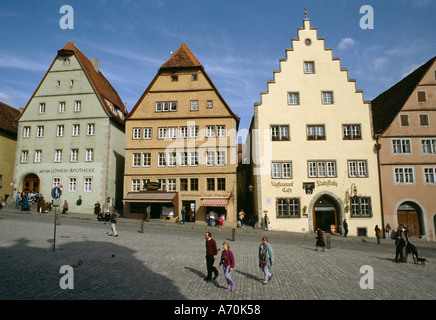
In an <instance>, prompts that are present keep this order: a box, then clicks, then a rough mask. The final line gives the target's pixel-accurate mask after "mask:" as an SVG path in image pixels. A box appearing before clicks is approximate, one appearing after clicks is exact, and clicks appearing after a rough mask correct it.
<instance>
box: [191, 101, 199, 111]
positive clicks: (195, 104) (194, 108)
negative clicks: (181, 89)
mask: <svg viewBox="0 0 436 320" xmlns="http://www.w3.org/2000/svg"><path fill="white" fill-rule="evenodd" d="M191 111H198V100H191Z"/></svg>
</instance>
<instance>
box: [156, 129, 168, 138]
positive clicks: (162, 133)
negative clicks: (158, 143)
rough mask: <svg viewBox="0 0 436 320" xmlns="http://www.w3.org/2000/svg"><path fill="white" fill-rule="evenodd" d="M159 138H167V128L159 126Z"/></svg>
mask: <svg viewBox="0 0 436 320" xmlns="http://www.w3.org/2000/svg"><path fill="white" fill-rule="evenodd" d="M158 133H159V134H158V138H159V139H166V137H167V128H159V129H158Z"/></svg>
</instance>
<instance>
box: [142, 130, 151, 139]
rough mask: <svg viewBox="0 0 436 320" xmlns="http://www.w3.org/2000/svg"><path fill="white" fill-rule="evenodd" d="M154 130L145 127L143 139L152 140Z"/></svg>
mask: <svg viewBox="0 0 436 320" xmlns="http://www.w3.org/2000/svg"><path fill="white" fill-rule="evenodd" d="M152 132H153V130H152V129H151V128H144V129H143V139H146V140H150V139H151V137H152Z"/></svg>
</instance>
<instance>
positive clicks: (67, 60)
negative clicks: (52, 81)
mask: <svg viewBox="0 0 436 320" xmlns="http://www.w3.org/2000/svg"><path fill="white" fill-rule="evenodd" d="M69 65H70V59H69V58H65V59H64V66H69Z"/></svg>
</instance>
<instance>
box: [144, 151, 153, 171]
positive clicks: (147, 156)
mask: <svg viewBox="0 0 436 320" xmlns="http://www.w3.org/2000/svg"><path fill="white" fill-rule="evenodd" d="M142 166H143V167H146V168H150V167H151V152H143V153H142Z"/></svg>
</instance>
